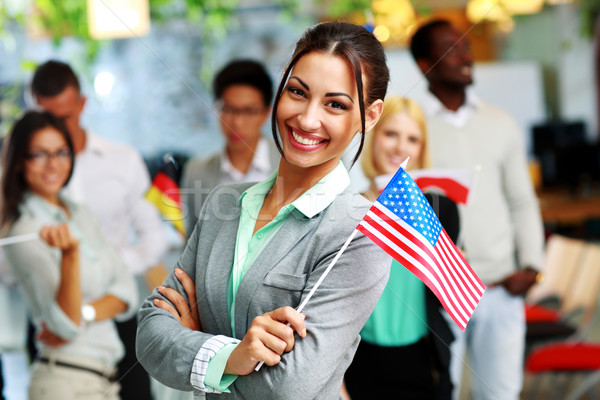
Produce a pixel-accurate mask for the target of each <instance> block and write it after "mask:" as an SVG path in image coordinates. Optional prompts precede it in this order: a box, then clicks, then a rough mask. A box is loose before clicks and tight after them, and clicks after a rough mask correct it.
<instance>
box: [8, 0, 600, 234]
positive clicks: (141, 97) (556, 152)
mask: <svg viewBox="0 0 600 400" xmlns="http://www.w3.org/2000/svg"><path fill="white" fill-rule="evenodd" d="M599 12H600V0H570V1H569V0H545V1H544V0H411V1H409V0H306V1H299V0H59V1H50V0H0V134H1V135H2V136H3V135H5V134H6V132H7V130H8V129H9V127H10V125H11V123H12V121H13V120H14V119H15V118H16V117H17V116H18V115H19V113H20V112H21V111H22V110H23V109H24V108H26V107H28V106H29V107H30V106H32V105H33V102H32V100H31V98H30V95H29V91H28V84H29V80H30V78H31V74H32V73H33V70H34V68H35V66H36V65H37V64H38V63H40V62H43V61H45V60H47V59H49V58H56V59H60V60H64V61H67V62H68V63H70V64H71V65H72V66H73V67H74V69H75V70H76V71H77V72H78V74H79V76H80V79H81V80H82V84H83V92H84V94H85V95H86V96H87V99H88V102H87V106H86V108H85V111H84V114H83V126H85V127H87V128H88V129H90V130H92V131H94V132H96V133H98V134H100V135H102V136H104V137H107V138H110V139H114V140H117V141H122V142H126V143H129V144H131V145H133V146H135V147H136V148H138V149H139V150H140V151H141V152H142V154H143V155H144V157H145V158H146V160H147V162H148V166H149V168H150V170H151V172H153V168H154V165H156V160H160V159H161V157H162V156H163V155H164V154H165V153H167V152H170V153H173V154H174V155H176V158H177V159H178V160H180V161H181V162H185V160H186V159H187V158H188V157H190V156H196V155H202V154H208V153H211V152H213V151H215V150H217V149H218V148H220V147H221V146H222V144H223V140H222V137H221V135H220V134H219V129H218V122H217V114H216V113H215V111H214V106H213V98H212V93H211V91H210V82H211V79H212V77H213V75H214V72H215V71H216V70H218V69H219V68H220V67H221V66H222V65H224V64H225V63H227V62H228V61H230V60H231V59H233V58H237V57H246V58H254V59H258V60H261V61H262V62H264V63H265V64H266V65H267V67H268V68H269V71H270V73H271V74H272V77H273V79H274V80H275V81H278V80H279V78H280V75H281V72H282V69H283V65H282V62H283V60H285V59H286V57H287V56H288V55H289V54H290V52H291V51H292V45H293V43H294V41H295V40H296V39H297V37H298V35H299V34H300V33H301V32H302V31H303V30H304V29H305V28H306V27H307V26H309V25H310V24H313V23H315V22H317V21H322V20H330V19H344V20H348V21H351V22H355V23H360V24H364V25H365V26H366V27H367V28H368V29H372V30H373V31H374V33H375V34H376V36H377V37H378V38H379V39H380V40H381V41H382V43H383V44H384V45H385V47H386V50H387V54H388V60H389V64H390V67H391V70H392V83H391V87H390V90H389V93H390V94H399V95H404V96H407V97H412V98H416V99H419V97H420V96H421V95H422V93H423V92H424V91H425V90H426V84H425V81H424V80H423V79H422V78H421V74H420V73H419V72H418V70H417V68H416V66H415V65H414V63H413V61H412V59H411V57H410V55H409V53H408V51H407V49H406V42H407V39H408V38H409V37H410V35H411V34H412V32H413V31H414V29H415V28H416V26H417V25H418V24H419V23H420V22H422V21H426V20H427V19H430V18H432V17H443V18H447V19H449V20H451V21H452V22H453V24H455V26H457V27H460V28H461V29H462V30H463V31H465V32H467V34H468V36H469V38H470V40H471V43H472V48H473V51H474V55H475V58H476V62H477V63H476V66H475V70H474V76H475V90H476V92H477V93H478V95H479V96H480V97H481V98H482V99H483V100H486V101H488V102H490V103H494V104H496V105H498V106H500V107H503V108H505V109H506V110H507V111H509V112H510V113H511V114H512V115H514V116H515V117H516V118H517V120H518V121H519V123H520V124H521V126H522V129H523V134H524V135H525V140H526V143H527V146H528V152H529V157H530V161H531V173H532V179H533V180H534V183H535V186H536V188H537V189H538V194H539V197H540V201H541V204H542V209H543V214H544V220H545V223H546V229H547V231H548V233H550V232H560V233H565V234H568V235H570V236H578V237H585V238H598V237H600V219H599V218H600V185H599V183H598V181H599V175H600V153H599V151H598V144H597V142H598V115H599V108H600V107H599V106H598V100H597V94H598V84H597V80H596V71H597V70H598V62H599V61H598V52H597V50H596V46H597V43H598V39H597V38H596V36H598V35H600V32H597V31H596V30H595V29H594V27H595V24H596V19H597V15H598V13H599ZM264 132H265V134H267V135H268V134H269V127H267V126H265V128H264ZM357 182H360V179H358V180H357ZM359 184H360V183H359Z"/></svg>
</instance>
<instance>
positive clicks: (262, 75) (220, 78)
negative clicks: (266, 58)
mask: <svg viewBox="0 0 600 400" xmlns="http://www.w3.org/2000/svg"><path fill="white" fill-rule="evenodd" d="M233 85H247V86H250V87H252V88H254V89H256V90H258V91H259V92H260V94H261V96H262V99H263V102H264V103H265V104H264V106H265V107H269V106H270V105H271V100H272V99H273V81H271V76H269V73H268V72H267V70H266V69H265V67H264V66H263V65H262V64H261V63H259V62H258V61H254V60H234V61H232V62H230V63H229V64H227V65H226V66H225V67H223V69H222V70H220V71H219V72H218V73H217V75H216V76H215V80H214V81H213V92H214V94H215V99H216V100H219V99H221V96H222V95H223V92H224V91H225V90H226V89H227V88H229V87H230V86H233Z"/></svg>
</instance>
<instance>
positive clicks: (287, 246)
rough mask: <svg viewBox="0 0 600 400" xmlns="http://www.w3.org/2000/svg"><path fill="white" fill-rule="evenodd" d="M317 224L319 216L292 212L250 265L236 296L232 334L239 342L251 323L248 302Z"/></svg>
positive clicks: (296, 211)
mask: <svg viewBox="0 0 600 400" xmlns="http://www.w3.org/2000/svg"><path fill="white" fill-rule="evenodd" d="M319 221H320V218H319V217H318V216H315V217H313V218H312V219H309V218H306V217H305V216H304V215H303V214H302V213H301V212H300V211H298V210H294V211H292V214H291V215H289V216H288V218H287V219H286V221H285V222H284V223H283V226H282V227H281V228H280V229H279V231H278V232H277V234H276V235H275V237H274V238H272V239H271V241H270V242H269V244H267V246H266V247H265V249H264V250H263V251H262V252H261V253H260V255H259V256H258V258H257V259H256V261H254V264H252V265H251V266H250V268H249V269H248V271H247V272H246V274H245V275H244V277H243V279H242V282H241V283H240V286H239V288H238V291H237V295H236V301H235V331H236V332H235V333H236V337H237V338H239V339H241V338H242V337H243V336H244V334H245V332H246V330H247V327H248V325H249V323H250V321H249V316H248V310H249V308H250V301H251V299H252V297H253V296H254V293H255V292H256V290H257V289H258V288H259V287H260V285H261V283H262V281H263V279H264V278H265V276H266V275H267V273H268V272H269V271H270V270H271V269H273V267H274V266H275V265H277V264H278V263H279V261H280V260H282V259H283V258H284V257H286V256H287V255H288V254H289V253H290V252H291V251H292V250H293V249H294V247H295V246H296V245H297V243H298V242H299V241H300V240H301V239H302V238H303V237H304V236H306V235H307V234H308V233H309V232H310V231H311V230H312V229H313V228H314V227H315V226H316V225H317V224H318V222H319ZM267 311H272V310H265V312H267ZM252 317H254V316H252Z"/></svg>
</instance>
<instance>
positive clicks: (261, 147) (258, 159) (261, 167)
mask: <svg viewBox="0 0 600 400" xmlns="http://www.w3.org/2000/svg"><path fill="white" fill-rule="evenodd" d="M221 167H222V168H223V171H224V172H225V173H227V174H228V175H229V176H232V177H238V179H237V180H242V178H243V176H244V174H243V173H242V172H241V171H239V170H237V169H236V168H235V167H234V166H233V164H232V163H231V161H229V157H227V151H226V150H223V152H222V153H221ZM251 169H255V170H257V171H259V172H262V173H264V174H268V173H269V172H271V171H272V168H271V163H270V162H269V145H268V144H267V141H266V140H265V139H264V138H262V137H261V138H260V139H259V140H258V144H257V145H256V151H255V152H254V157H252V163H251V164H250V168H249V169H248V170H249V171H250V170H251Z"/></svg>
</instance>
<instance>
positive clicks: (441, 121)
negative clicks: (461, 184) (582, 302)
mask: <svg viewBox="0 0 600 400" xmlns="http://www.w3.org/2000/svg"><path fill="white" fill-rule="evenodd" d="M410 50H411V53H412V55H413V58H414V59H415V62H416V63H417V65H418V67H419V69H420V70H421V71H422V72H423V74H424V75H425V77H426V79H427V81H428V83H429V93H427V96H426V98H425V99H424V101H423V103H422V105H423V108H424V110H425V113H426V115H427V122H428V129H429V135H430V141H431V147H430V149H431V156H432V160H433V164H434V166H435V167H437V168H462V169H470V170H474V171H476V174H477V178H476V180H475V184H474V187H473V188H472V192H471V197H470V202H469V204H468V205H467V206H466V207H464V208H463V209H462V210H461V227H462V232H461V237H462V240H461V241H460V242H461V243H459V244H462V247H463V248H464V250H465V252H466V256H467V260H468V261H469V263H470V265H471V266H472V267H473V268H474V270H475V272H476V273H477V274H478V275H479V277H480V278H481V280H482V281H483V282H484V283H486V285H487V286H488V289H487V291H486V293H485V294H484V296H483V298H482V300H481V302H480V304H479V305H478V307H477V309H476V310H475V313H474V314H473V316H472V318H471V321H470V323H469V325H468V326H467V329H466V331H465V332H464V333H463V332H460V331H459V330H458V331H457V332H455V334H456V337H457V340H455V341H454V342H453V344H452V346H451V350H452V361H451V367H450V373H451V378H452V381H453V383H454V386H455V393H454V397H455V398H458V394H459V392H460V386H459V384H460V382H461V379H462V370H463V367H464V361H463V360H464V355H465V352H467V351H468V354H469V359H470V362H471V382H472V385H473V386H472V393H473V396H474V398H475V399H477V400H479V399H486V400H487V399H494V400H517V399H518V398H519V393H520V391H521V388H522V382H523V372H522V371H523V354H524V345H525V328H526V325H525V316H524V308H523V298H522V296H523V295H524V294H525V292H526V291H527V290H528V289H529V288H530V287H531V285H533V284H534V283H535V282H536V279H538V278H539V277H540V275H539V274H538V270H539V269H540V268H541V262H542V254H543V229H542V221H541V217H540V211H539V206H538V202H537V199H536V196H535V192H534V190H533V187H532V184H531V180H530V178H529V175H528V169H527V158H526V152H525V145H524V140H523V135H522V132H521V130H520V129H519V127H518V125H517V123H516V122H515V120H514V119H513V118H512V117H511V116H509V115H508V114H507V113H506V112H504V111H502V110H500V109H498V108H496V107H493V106H491V105H489V104H486V103H484V102H482V101H481V100H479V99H478V98H477V97H476V96H475V95H474V94H473V93H472V92H471V91H468V90H467V88H468V86H469V85H471V84H472V82H473V79H472V64H473V55H472V54H471V50H470V47H469V43H468V41H467V39H466V38H465V37H464V35H462V34H461V33H460V32H458V31H457V30H456V29H455V28H454V27H452V25H450V23H448V22H447V21H440V20H438V21H432V22H430V23H428V24H426V25H424V26H422V27H421V28H419V30H417V32H416V33H415V35H414V36H413V38H412V41H411V46H410ZM452 326H454V324H452Z"/></svg>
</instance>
